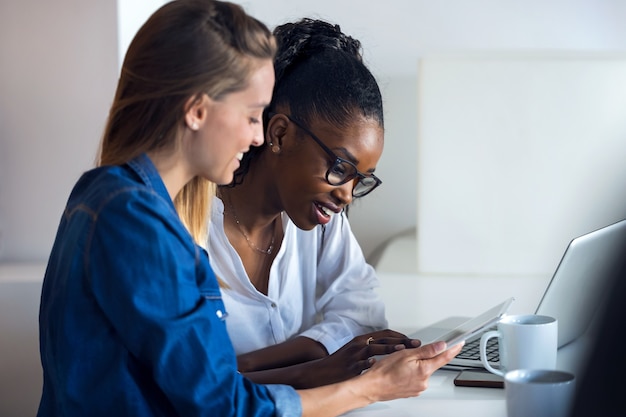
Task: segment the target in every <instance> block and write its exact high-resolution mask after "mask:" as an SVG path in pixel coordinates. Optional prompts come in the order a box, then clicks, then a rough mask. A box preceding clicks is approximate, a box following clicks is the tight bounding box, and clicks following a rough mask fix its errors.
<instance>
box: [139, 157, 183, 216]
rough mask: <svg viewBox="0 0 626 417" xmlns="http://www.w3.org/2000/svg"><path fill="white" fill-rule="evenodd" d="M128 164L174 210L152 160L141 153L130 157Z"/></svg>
mask: <svg viewBox="0 0 626 417" xmlns="http://www.w3.org/2000/svg"><path fill="white" fill-rule="evenodd" d="M128 166H129V167H130V169H132V170H133V171H135V173H136V174H137V175H138V176H139V178H141V180H142V181H143V182H144V184H146V186H148V187H150V188H152V189H153V190H154V191H155V192H156V193H157V194H158V195H159V196H161V198H163V199H164V200H165V201H167V202H168V203H169V204H170V206H171V207H172V209H174V210H176V209H175V207H174V202H173V201H172V198H171V197H170V194H169V193H168V191H167V188H166V187H165V184H164V183H163V179H162V178H161V175H160V174H159V171H157V169H156V167H155V166H154V164H153V163H152V160H150V158H149V157H148V155H146V154H145V153H142V154H141V155H139V156H137V157H136V158H134V159H132V160H131V161H129V162H128Z"/></svg>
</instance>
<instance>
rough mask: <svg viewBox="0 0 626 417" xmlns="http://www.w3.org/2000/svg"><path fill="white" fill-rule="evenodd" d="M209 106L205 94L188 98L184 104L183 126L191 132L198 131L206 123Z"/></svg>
mask: <svg viewBox="0 0 626 417" xmlns="http://www.w3.org/2000/svg"><path fill="white" fill-rule="evenodd" d="M210 104H211V99H210V98H209V96H208V95H206V94H202V95H200V96H193V97H190V98H189V99H188V100H187V102H186V103H185V109H186V110H185V125H186V126H187V127H188V128H189V129H191V130H193V131H196V130H198V129H200V128H201V127H202V126H203V125H204V123H205V122H206V119H207V114H208V106H209V105H210Z"/></svg>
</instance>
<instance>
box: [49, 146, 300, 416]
mask: <svg viewBox="0 0 626 417" xmlns="http://www.w3.org/2000/svg"><path fill="white" fill-rule="evenodd" d="M225 317H226V311H225V310H224V304H223V303H222V299H221V295H220V289H219V287H218V284H217V281H216V279H215V275H214V274H213V271H212V269H211V267H210V265H209V260H208V256H207V254H206V252H205V251H204V250H203V249H202V248H200V247H199V246H197V245H196V244H195V243H194V241H193V239H192V237H191V235H190V234H189V232H188V231H187V230H186V229H185V227H184V226H183V224H182V223H181V221H180V219H179V217H178V215H177V214H176V211H175V209H174V205H173V203H172V200H171V199H170V197H169V194H168V193H167V190H166V188H165V185H164V184H163V182H162V180H161V178H160V176H159V174H158V172H157V171H156V169H155V167H154V165H153V164H152V162H151V161H150V159H149V158H148V157H147V156H146V155H142V156H140V157H138V158H136V159H135V160H133V161H131V162H130V163H129V164H126V165H124V166H111V167H102V168H97V169H94V170H91V171H89V172H87V173H85V174H84V175H83V176H82V177H81V179H80V180H79V181H78V183H77V184H76V186H75V187H74V190H73V191H72V193H71V195H70V198H69V201H68V203H67V207H66V209H65V211H64V213H63V217H62V219H61V223H60V225H59V229H58V232H57V236H56V240H55V242H54V247H53V248H52V253H51V255H50V259H49V261H48V267H47V270H46V275H45V279H44V284H43V290H42V297H41V308H40V317H39V324H40V348H41V361H42V365H43V370H44V385H43V394H42V398H41V403H40V406H39V413H38V415H39V416H81V417H84V416H91V417H93V416H107V417H111V416H116V417H117V416H133V417H142V416H273V415H276V416H299V415H301V404H300V399H299V396H298V394H297V393H296V392H295V390H294V389H293V388H291V387H288V386H284V385H258V384H254V383H252V382H251V381H249V380H247V379H246V378H244V377H243V376H242V375H241V374H239V373H238V372H237V363H236V357H235V353H234V351H233V347H232V345H231V342H230V340H229V338H228V334H227V332H226V326H225V323H224V319H225Z"/></svg>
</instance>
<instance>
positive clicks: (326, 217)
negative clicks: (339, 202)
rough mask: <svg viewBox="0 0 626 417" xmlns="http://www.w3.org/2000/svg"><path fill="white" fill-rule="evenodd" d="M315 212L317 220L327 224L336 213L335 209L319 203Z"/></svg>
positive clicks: (316, 204)
mask: <svg viewBox="0 0 626 417" xmlns="http://www.w3.org/2000/svg"><path fill="white" fill-rule="evenodd" d="M314 206H315V214H316V216H317V222H318V223H319V224H327V223H328V222H329V221H330V217H331V216H332V215H333V214H335V212H334V211H332V210H331V209H329V208H328V207H325V206H323V205H321V204H319V203H315V204H314Z"/></svg>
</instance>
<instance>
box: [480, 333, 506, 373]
mask: <svg viewBox="0 0 626 417" xmlns="http://www.w3.org/2000/svg"><path fill="white" fill-rule="evenodd" d="M492 337H500V332H498V331H497V330H491V331H489V332H486V333H484V334H483V335H482V336H481V337H480V361H481V362H482V363H483V366H484V367H485V369H487V370H488V371H489V372H491V373H492V374H496V375H500V376H504V372H503V371H501V370H499V369H496V368H494V367H493V366H491V364H490V363H489V361H488V360H487V342H488V341H489V339H491V338H492Z"/></svg>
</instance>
